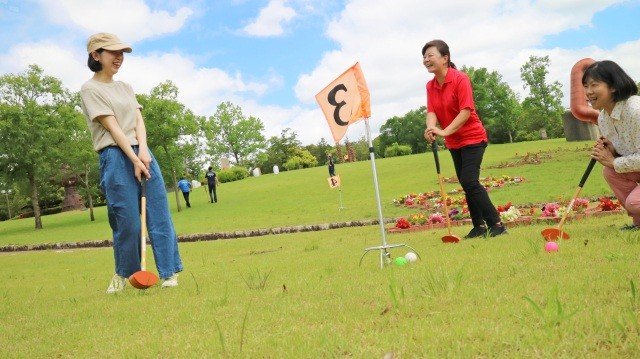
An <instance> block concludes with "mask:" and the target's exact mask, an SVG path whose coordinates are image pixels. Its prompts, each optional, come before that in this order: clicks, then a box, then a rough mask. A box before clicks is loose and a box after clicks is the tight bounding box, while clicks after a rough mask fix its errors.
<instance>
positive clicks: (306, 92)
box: [0, 0, 640, 144]
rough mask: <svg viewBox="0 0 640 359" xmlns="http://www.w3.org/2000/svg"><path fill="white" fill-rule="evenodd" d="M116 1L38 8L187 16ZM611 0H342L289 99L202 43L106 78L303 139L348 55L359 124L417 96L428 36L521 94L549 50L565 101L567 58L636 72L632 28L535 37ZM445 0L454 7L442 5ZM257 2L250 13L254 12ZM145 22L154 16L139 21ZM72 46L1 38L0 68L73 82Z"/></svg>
mask: <svg viewBox="0 0 640 359" xmlns="http://www.w3.org/2000/svg"><path fill="white" fill-rule="evenodd" d="M121 1H124V0H114V1H112V2H111V4H116V5H117V6H115V8H116V9H115V10H110V9H102V10H100V11H104V12H103V13H102V12H100V11H97V10H95V9H96V7H95V5H94V6H93V7H92V9H93V10H91V13H89V10H88V7H87V6H85V5H83V4H84V3H85V2H81V1H71V0H63V1H60V2H56V4H59V6H55V5H54V1H52V0H47V1H45V0H43V3H44V4H46V7H45V11H46V12H47V13H48V14H49V17H50V18H52V19H55V21H56V23H57V24H60V23H64V24H65V26H66V27H68V28H70V29H74V28H75V29H77V27H81V28H83V29H87V30H91V31H87V34H89V33H90V32H94V31H103V28H102V26H107V25H109V26H112V27H115V26H118V28H116V29H113V28H108V29H104V30H106V31H113V32H116V33H117V34H119V36H121V38H123V39H126V41H139V40H142V39H144V38H149V37H150V36H154V35H157V34H160V33H163V32H171V31H178V30H177V29H179V28H181V27H182V26H185V22H186V21H187V19H188V17H189V16H190V14H189V12H190V10H188V9H187V8H184V7H182V8H180V9H182V10H177V11H176V12H175V14H174V15H170V14H168V13H166V12H165V13H163V12H162V11H156V10H150V9H149V8H148V7H147V6H146V5H144V3H143V2H142V1H140V0H132V1H127V6H126V8H127V9H128V10H127V11H133V13H132V14H131V15H129V14H125V13H124V12H122V11H121V10H120V9H122V8H125V6H124V5H123V4H124V3H123V2H121ZM619 2H620V1H604V0H593V1H590V2H586V1H582V0H543V1H537V2H532V1H522V0H519V1H508V0H486V1H483V2H479V1H478V2H472V3H469V2H468V1H466V0H448V1H447V2H445V3H434V2H427V1H424V0H396V1H395V2H394V5H393V6H391V5H388V4H387V5H384V6H383V5H378V4H376V3H374V2H373V3H372V2H371V1H366V0H353V1H350V2H348V3H347V5H346V7H345V9H344V10H343V11H342V12H341V13H340V14H339V16H338V17H336V18H335V19H334V20H333V21H332V22H331V23H330V25H329V26H328V27H327V30H326V36H328V37H330V38H331V39H332V40H334V41H335V42H336V43H337V44H338V47H337V49H335V50H331V51H327V52H326V53H324V54H323V55H322V56H321V57H320V58H318V60H317V63H315V64H311V65H313V67H312V70H311V71H308V73H304V74H300V75H299V79H298V82H297V84H296V85H295V93H296V96H297V99H298V104H296V105H293V106H290V107H285V106H279V105H273V104H265V103H264V101H263V100H262V97H263V96H264V95H265V94H267V93H268V92H269V91H270V90H272V89H273V88H279V87H281V86H282V84H283V79H282V76H281V75H280V74H281V73H284V72H285V71H286V70H287V69H278V68H269V70H268V71H267V73H266V74H265V75H264V77H263V78H261V79H258V80H255V79H253V78H250V77H247V76H246V75H244V74H243V72H242V71H243V69H240V70H238V71H237V72H234V73H232V72H229V71H224V70H222V69H220V68H217V67H215V66H211V65H209V66H207V65H202V64H203V63H206V61H205V60H203V59H202V53H194V54H185V53H177V52H174V51H172V52H158V53H144V54H142V53H136V52H134V53H132V54H126V56H125V62H124V66H123V67H122V69H121V72H120V73H119V74H118V75H117V79H119V80H123V81H126V82H129V83H131V84H132V86H133V87H134V89H135V90H136V92H138V93H149V90H150V89H151V88H152V87H154V86H156V85H158V84H159V83H160V82H163V81H165V80H167V79H169V80H171V81H172V82H173V83H174V84H176V86H178V88H179V90H180V93H179V100H180V101H181V102H182V103H184V104H185V105H186V106H187V107H188V108H190V109H191V110H193V111H194V113H196V114H197V115H205V116H210V115H212V114H214V113H215V110H216V107H217V106H218V104H219V103H220V102H223V101H231V102H233V103H234V104H236V105H239V106H240V107H242V109H243V112H244V114H245V115H247V116H254V117H257V118H260V119H261V120H262V121H263V123H264V124H265V136H266V137H270V136H278V135H280V132H281V131H282V130H283V129H285V128H291V129H293V130H294V131H295V132H296V133H297V134H298V138H299V139H300V140H301V141H302V142H303V143H304V144H311V143H317V142H318V141H319V140H320V138H321V137H324V138H325V140H327V142H331V138H332V137H331V133H330V131H329V127H328V125H327V123H326V119H325V118H324V116H323V115H322V113H321V111H320V109H319V108H318V106H317V104H316V102H315V94H316V93H317V92H319V91H320V90H321V89H322V88H323V87H324V86H326V85H327V84H328V83H329V82H331V81H332V80H333V79H334V78H335V77H337V76H338V75H340V74H341V73H342V72H343V71H344V70H346V69H347V68H348V67H349V66H351V65H353V63H355V62H356V61H359V62H360V64H361V66H362V69H363V72H364V75H365V78H366V80H367V83H368V85H369V90H370V92H371V112H372V117H371V119H370V124H371V129H372V132H373V134H374V136H375V135H376V134H377V132H378V131H379V127H380V126H381V125H382V124H383V123H384V122H385V121H386V120H387V119H388V118H391V117H393V116H402V115H404V114H405V113H406V112H408V111H411V110H414V109H417V108H418V107H420V106H422V105H424V104H425V94H424V92H425V91H424V85H425V83H426V81H427V80H429V79H430V78H431V75H430V74H428V73H427V72H426V70H425V69H424V67H423V66H422V56H421V54H420V49H421V48H422V45H423V44H424V43H425V42H426V41H428V40H431V39H434V38H441V39H443V40H445V41H447V42H448V43H449V45H450V47H451V54H452V60H453V61H454V62H455V63H456V64H457V65H458V66H460V67H461V66H463V65H467V66H473V67H476V68H478V67H486V68H487V69H489V70H490V71H498V72H499V73H500V74H502V76H503V80H504V81H506V82H507V83H508V84H509V85H510V86H511V87H512V88H513V89H514V90H515V91H520V92H521V93H522V81H521V80H520V67H521V66H522V65H524V64H525V62H526V61H527V60H528V58H529V56H530V55H537V56H545V55H548V56H549V57H550V60H551V66H550V68H549V79H548V80H549V81H556V80H557V81H560V82H561V83H562V84H563V91H564V94H565V98H564V103H565V104H566V105H568V103H569V92H568V91H569V74H570V70H571V67H572V66H573V64H575V62H577V61H578V60H580V59H582V58H584V57H591V58H594V59H597V60H602V59H611V60H614V61H616V62H618V63H619V64H620V65H621V66H622V67H623V68H624V69H625V70H626V71H627V72H628V73H629V75H630V76H631V77H632V78H634V79H635V80H636V81H640V61H637V60H636V58H637V54H638V53H640V37H639V38H638V39H637V40H635V41H629V42H626V43H621V44H616V45H612V46H611V48H600V47H596V46H588V47H584V48H581V49H577V50H567V49H562V48H553V49H545V48H542V47H541V45H540V44H541V43H542V41H543V39H544V37H545V36H548V35H552V34H557V33H559V32H561V31H564V30H566V29H572V28H579V27H586V26H591V23H590V21H591V19H592V17H593V14H594V13H596V12H597V11H599V10H601V9H603V8H605V7H607V6H610V5H612V4H615V3H619ZM129 4H133V5H131V6H129ZM274 4H275V5H274ZM276 5H278V6H281V7H284V8H287V5H285V3H284V2H282V1H280V2H278V1H275V2H274V1H272V2H271V3H270V5H269V6H267V7H266V8H265V9H268V8H269V7H270V6H276ZM276 7H277V6H276ZM451 8H455V9H456V11H453V12H452V11H450V9H451ZM265 9H263V12H262V13H266V10H265ZM291 11H293V10H291ZM118 12H120V13H122V14H121V15H122V16H123V19H121V20H117V21H116V20H114V18H115V17H116V15H114V14H116V13H118ZM262 13H261V14H262ZM105 14H107V15H105ZM294 14H295V12H294ZM260 16H262V15H260ZM260 16H259V18H260ZM266 17H267V16H266V15H265V18H266ZM85 19H87V20H85ZM273 19H276V20H274V21H275V23H276V24H277V26H276V27H280V28H281V24H282V23H283V21H284V20H283V19H284V17H282V16H281V17H278V16H274V17H273ZM277 19H280V20H277ZM165 20H167V21H166V22H165ZM151 23H154V24H155V25H153V26H156V27H154V28H152V29H151V30H149V26H150V24H151ZM615 25H616V24H612V26H615ZM89 27H91V28H89ZM120 27H121V28H120ZM78 36H80V35H78ZM82 38H84V35H82ZM130 39H131V40H130ZM83 46H84V42H82V45H79V40H78V37H75V38H74V37H70V38H67V37H61V38H49V37H46V36H44V35H43V36H42V39H41V40H38V41H32V42H29V43H22V44H18V45H13V46H10V47H6V48H3V49H2V50H0V51H1V52H0V63H2V64H3V67H2V69H1V70H0V73H16V72H21V71H24V70H25V69H26V67H27V66H28V65H29V64H38V65H40V66H41V67H42V68H43V69H44V71H45V74H47V75H51V76H55V77H57V78H59V79H61V80H62V81H63V83H64V85H65V87H67V88H68V89H70V90H72V91H77V90H78V89H79V88H80V86H81V85H82V83H83V82H84V81H86V80H87V79H88V78H90V76H91V75H92V73H91V72H90V71H89V70H88V68H87V66H86V53H85V52H84V47H83ZM206 51H211V49H209V48H203V49H202V52H203V53H204V52H206ZM291 51H292V52H291V55H292V56H295V51H301V50H300V49H295V48H292V49H291ZM230 61H232V59H231V60H230ZM256 61H259V59H256ZM364 129H365V126H364V124H363V123H362V122H360V123H356V124H355V125H353V126H351V127H350V128H349V129H348V131H347V134H346V136H347V137H348V138H349V139H351V140H357V139H359V138H360V137H361V136H362V135H363V134H364V132H365V131H364Z"/></svg>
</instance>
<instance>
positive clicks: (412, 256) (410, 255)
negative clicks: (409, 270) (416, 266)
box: [404, 252, 418, 263]
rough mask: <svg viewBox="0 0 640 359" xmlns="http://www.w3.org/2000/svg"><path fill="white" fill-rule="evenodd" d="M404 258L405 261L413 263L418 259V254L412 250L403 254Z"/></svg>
mask: <svg viewBox="0 0 640 359" xmlns="http://www.w3.org/2000/svg"><path fill="white" fill-rule="evenodd" d="M404 259H406V260H407V262H409V263H413V262H416V261H417V260H418V255H417V254H415V253H413V252H409V253H407V254H405V255H404Z"/></svg>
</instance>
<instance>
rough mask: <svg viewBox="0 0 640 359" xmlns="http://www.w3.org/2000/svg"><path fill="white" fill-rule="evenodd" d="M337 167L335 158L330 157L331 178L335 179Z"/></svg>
mask: <svg viewBox="0 0 640 359" xmlns="http://www.w3.org/2000/svg"><path fill="white" fill-rule="evenodd" d="M335 175H336V165H335V164H334V163H333V156H329V177H335Z"/></svg>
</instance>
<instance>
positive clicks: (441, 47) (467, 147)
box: [422, 40, 507, 238]
mask: <svg viewBox="0 0 640 359" xmlns="http://www.w3.org/2000/svg"><path fill="white" fill-rule="evenodd" d="M422 58H423V60H422V63H423V64H424V66H425V67H426V68H427V71H428V72H429V73H432V74H434V75H435V76H434V77H433V79H432V80H430V81H429V82H427V129H426V130H425V132H424V136H425V138H426V139H427V141H429V142H433V141H435V139H436V136H441V137H443V138H444V143H445V145H446V147H447V148H448V149H449V152H450V153H451V158H452V159H453V165H454V167H455V170H456V175H457V176H458V180H459V181H460V185H462V189H463V190H464V194H465V198H466V200H467V206H468V207H469V214H470V215H471V220H472V222H473V229H471V231H470V232H469V234H467V235H466V236H465V238H475V237H482V236H485V235H489V236H491V237H495V236H497V235H500V234H505V233H507V230H506V228H505V227H504V226H503V225H502V222H501V221H500V215H499V214H498V211H497V210H496V208H495V206H494V205H493V203H491V199H489V195H488V194H487V191H486V190H485V188H484V186H482V184H480V165H481V164H482V157H483V156H484V151H485V148H486V147H487V142H488V140H487V131H486V130H485V129H484V126H482V122H481V121H480V118H479V117H478V114H477V113H476V110H475V105H474V103H473V90H472V89H471V81H470V80H469V77H468V76H467V75H466V74H465V73H464V72H461V71H458V70H457V69H456V66H455V65H454V64H453V62H451V55H450V53H449V46H448V45H447V44H446V43H445V42H444V41H442V40H433V41H429V42H427V43H426V44H425V45H424V47H422ZM437 125H439V126H437ZM487 228H488V229H487Z"/></svg>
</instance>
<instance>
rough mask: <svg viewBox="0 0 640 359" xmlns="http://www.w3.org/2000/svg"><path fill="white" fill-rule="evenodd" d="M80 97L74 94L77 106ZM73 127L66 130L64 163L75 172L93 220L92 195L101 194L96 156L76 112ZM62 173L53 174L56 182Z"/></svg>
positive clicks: (84, 124) (85, 127) (83, 122)
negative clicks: (66, 141)
mask: <svg viewBox="0 0 640 359" xmlns="http://www.w3.org/2000/svg"><path fill="white" fill-rule="evenodd" d="M79 103H80V98H79V95H78V94H77V93H76V95H75V96H74V104H76V106H79ZM72 120H73V122H74V127H72V128H69V129H68V131H67V135H68V144H67V146H66V149H67V155H66V156H65V161H64V162H65V163H64V165H65V166H66V167H68V170H69V171H68V172H70V173H73V174H75V177H76V180H77V182H78V183H79V184H80V185H81V187H80V186H78V192H79V193H80V194H81V195H82V196H83V198H86V205H87V207H88V208H89V218H90V220H91V221H95V216H94V213H93V204H94V197H99V196H101V195H102V194H101V192H100V190H99V188H98V181H99V173H98V156H97V154H96V152H95V150H94V149H93V143H92V141H91V134H90V132H89V129H88V128H87V123H86V119H85V117H84V116H83V115H82V114H81V113H79V112H77V113H75V116H74V117H73V119H72ZM61 174H62V173H59V174H58V175H56V176H54V177H55V178H56V179H57V180H58V182H59V181H61V180H62V178H61V177H60V175H61Z"/></svg>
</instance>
